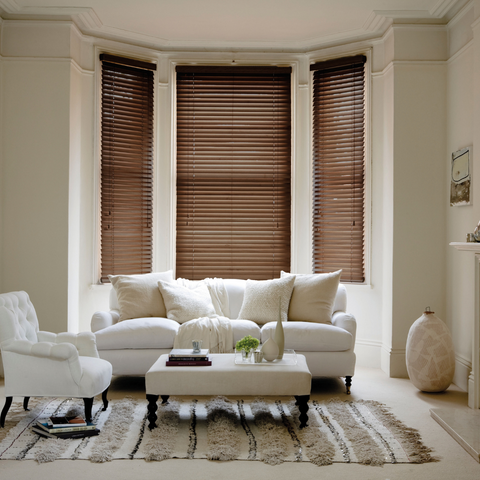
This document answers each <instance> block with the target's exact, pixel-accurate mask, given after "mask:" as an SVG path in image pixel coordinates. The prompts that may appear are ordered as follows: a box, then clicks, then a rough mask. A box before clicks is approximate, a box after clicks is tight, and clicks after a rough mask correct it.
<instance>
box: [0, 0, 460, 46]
mask: <svg viewBox="0 0 480 480" xmlns="http://www.w3.org/2000/svg"><path fill="white" fill-rule="evenodd" d="M467 3H468V0H0V15H1V16H2V17H3V18H4V19H7V20H8V19H39V20H45V19H47V20H73V21H74V22H75V23H76V24H77V25H78V27H79V28H80V30H81V31H82V32H83V33H85V34H92V35H95V36H98V37H101V38H106V39H113V40H121V41H124V42H128V43H134V44H138V45H143V46H148V47H152V48H158V49H177V50H178V49H186V50H199V49H202V50H203V49H208V50H216V49H218V50H226V49H230V50H260V49H261V50H275V51H308V50H313V49H316V48H322V47H326V46H330V45H338V44H342V43H346V42H352V41H358V40H362V39H367V38H373V37H377V36H379V35H381V34H383V33H384V32H385V30H386V29H387V28H388V26H389V25H390V24H391V23H392V22H411V23H440V24H444V23H446V22H447V21H448V20H449V19H450V18H452V16H453V15H454V14H455V13H457V12H458V11H459V10H460V9H461V8H462V7H463V6H464V5H465V4H467Z"/></svg>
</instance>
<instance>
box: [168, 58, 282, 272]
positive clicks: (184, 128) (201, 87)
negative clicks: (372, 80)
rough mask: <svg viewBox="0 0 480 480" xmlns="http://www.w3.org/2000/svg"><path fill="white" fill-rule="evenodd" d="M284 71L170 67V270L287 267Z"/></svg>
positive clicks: (256, 68)
mask: <svg viewBox="0 0 480 480" xmlns="http://www.w3.org/2000/svg"><path fill="white" fill-rule="evenodd" d="M290 74H291V68H290V67H287V68H277V67H187V66H185V67H183V66H178V67H177V255H176V275H177V277H186V278H189V279H192V280H195V279H202V278H205V277H222V278H243V279H247V278H251V279H257V280H262V279H269V278H274V277H278V276H279V275H280V271H281V270H282V269H283V270H286V271H289V269H290V203H291V202H290V177H291V152H290V144H291V108H290Z"/></svg>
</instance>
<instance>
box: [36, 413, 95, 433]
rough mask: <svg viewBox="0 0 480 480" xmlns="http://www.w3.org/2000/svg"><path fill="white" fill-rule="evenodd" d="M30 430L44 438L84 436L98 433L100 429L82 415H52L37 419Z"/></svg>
mask: <svg viewBox="0 0 480 480" xmlns="http://www.w3.org/2000/svg"><path fill="white" fill-rule="evenodd" d="M32 432H33V433H36V434H37V435H41V436H42V437H45V438H85V437H92V436H94V435H98V434H99V433H100V430H98V428H97V427H96V425H94V424H93V423H90V422H86V421H85V420H84V419H83V418H82V417H78V416H77V417H73V416H72V417H66V416H52V417H50V418H48V419H44V421H42V420H37V423H36V424H35V425H33V426H32Z"/></svg>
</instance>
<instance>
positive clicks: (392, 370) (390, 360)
mask: <svg viewBox="0 0 480 480" xmlns="http://www.w3.org/2000/svg"><path fill="white" fill-rule="evenodd" d="M405 357H406V353H405V349H404V348H395V349H394V348H390V347H386V346H385V345H382V348H381V365H382V367H381V368H382V370H383V371H384V372H385V373H386V374H387V375H388V376H389V377H392V378H408V371H407V363H406V361H405Z"/></svg>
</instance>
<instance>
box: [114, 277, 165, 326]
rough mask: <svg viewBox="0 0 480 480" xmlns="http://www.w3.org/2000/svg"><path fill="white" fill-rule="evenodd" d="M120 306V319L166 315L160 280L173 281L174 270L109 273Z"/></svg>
mask: <svg viewBox="0 0 480 480" xmlns="http://www.w3.org/2000/svg"><path fill="white" fill-rule="evenodd" d="M108 278H109V279H110V281H111V282H112V285H113V288H114V289H115V292H116V294H117V299H118V305H119V306H120V321H122V320H128V319H130V318H144V317H165V316H166V311H165V304H164V303H163V298H162V296H161V295H160V292H159V291H158V281H159V280H164V281H166V282H171V281H173V271H172V270H167V271H166V272H157V273H146V274H143V275H109V276H108Z"/></svg>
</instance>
